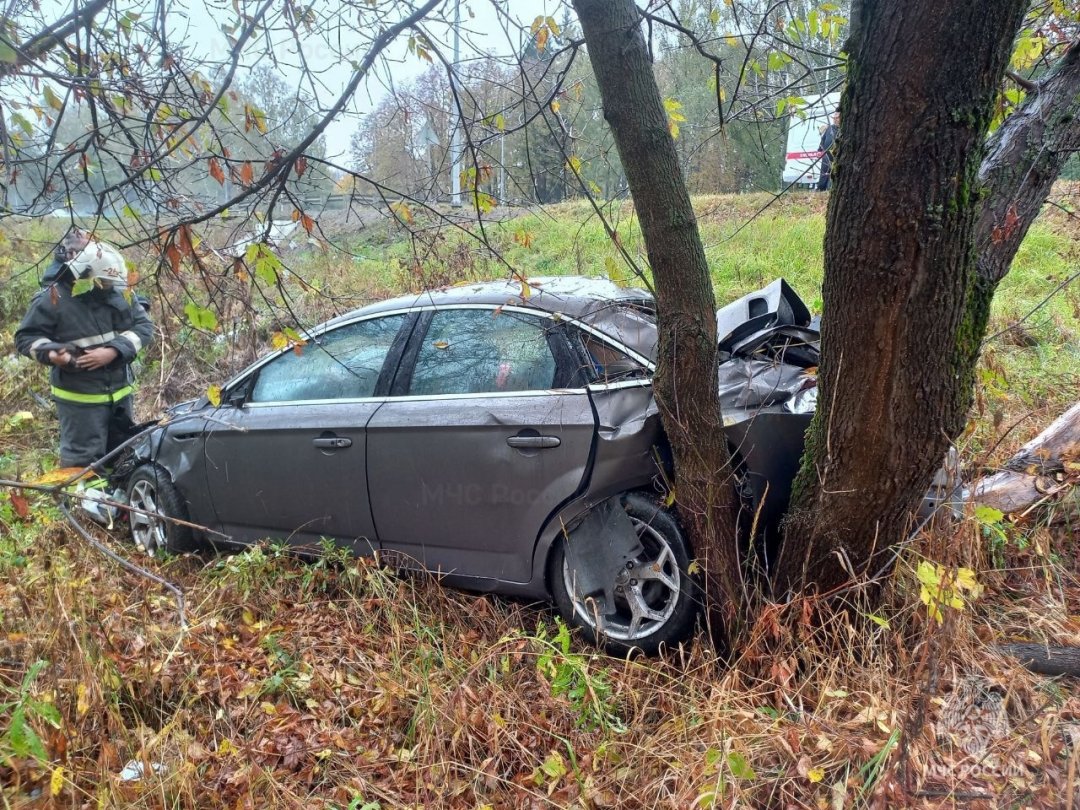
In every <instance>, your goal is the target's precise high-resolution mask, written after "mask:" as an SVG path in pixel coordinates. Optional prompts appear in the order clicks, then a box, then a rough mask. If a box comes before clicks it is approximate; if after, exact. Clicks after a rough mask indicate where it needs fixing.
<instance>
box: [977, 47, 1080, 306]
mask: <svg viewBox="0 0 1080 810" xmlns="http://www.w3.org/2000/svg"><path fill="white" fill-rule="evenodd" d="M1078 149H1080V41H1077V42H1074V43H1073V44H1072V45H1071V46H1070V47H1069V49H1068V50H1067V51H1066V52H1065V54H1064V55H1063V56H1062V57H1061V59H1059V60H1058V61H1057V63H1055V65H1054V67H1053V68H1052V69H1051V70H1050V71H1049V72H1048V73H1047V74H1046V76H1045V77H1043V78H1042V79H1040V80H1039V81H1038V82H1036V83H1035V85H1034V87H1033V88H1032V89H1031V90H1030V91H1029V92H1028V95H1027V97H1026V98H1025V99H1024V102H1023V103H1022V104H1021V105H1020V107H1019V108H1018V109H1017V110H1016V111H1015V112H1014V113H1013V114H1012V115H1010V116H1009V117H1008V118H1006V119H1005V121H1004V123H1002V125H1001V126H1000V127H998V129H997V130H996V131H995V132H994V133H993V134H992V135H991V136H990V138H989V140H988V141H987V147H986V157H985V158H983V161H982V166H981V167H980V168H979V184H980V185H981V186H982V189H983V196H984V200H985V203H984V204H983V206H982V210H981V211H980V213H979V220H978V222H977V224H976V226H975V248H976V250H977V251H978V274H979V283H980V285H981V286H983V287H987V286H989V287H990V288H991V289H993V288H994V287H996V285H997V284H998V282H999V281H1001V280H1002V279H1003V278H1005V275H1006V273H1008V272H1009V266H1010V265H1011V264H1012V260H1013V257H1014V256H1015V255H1016V251H1017V249H1018V248H1019V247H1020V243H1021V242H1022V241H1023V240H1024V237H1025V236H1026V235H1027V232H1028V228H1029V227H1030V226H1031V223H1032V222H1034V221H1035V217H1037V216H1038V215H1039V211H1040V210H1041V209H1042V206H1043V203H1044V202H1046V198H1047V197H1048V196H1049V194H1050V189H1051V187H1052V186H1053V184H1054V181H1055V180H1056V179H1057V178H1058V175H1059V174H1061V169H1062V167H1063V166H1064V165H1065V162H1066V161H1067V160H1068V159H1069V157H1070V156H1071V155H1072V154H1074V153H1075V152H1076V150H1078Z"/></svg>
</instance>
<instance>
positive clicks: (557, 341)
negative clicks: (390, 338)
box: [389, 304, 588, 401]
mask: <svg viewBox="0 0 1080 810" xmlns="http://www.w3.org/2000/svg"><path fill="white" fill-rule="evenodd" d="M460 310H485V311H488V312H492V313H494V312H495V311H496V310H498V311H499V312H500V313H503V312H505V313H509V314H519V315H527V316H529V317H531V318H535V319H537V320H538V321H541V322H545V323H546V324H547V325H546V326H545V328H544V336H545V338H546V339H547V343H548V349H549V350H550V351H551V354H552V357H553V359H554V360H555V368H556V376H557V377H560V376H563V375H568V381H569V384H568V385H566V386H561V387H555V386H553V387H551V388H532V389H527V390H524V391H479V392H475V393H468V394H410V393H409V387H410V386H411V385H412V375H413V372H414V371H415V370H416V362H417V360H418V359H419V356H420V349H421V348H422V347H423V345H424V340H425V339H426V338H427V335H428V332H429V329H430V327H431V322H432V321H433V320H434V318H435V315H436V314H437V313H439V312H447V311H460ZM419 314H420V318H419V320H418V321H417V323H416V325H415V327H414V328H413V332H412V334H411V335H410V337H409V341H408V343H407V345H406V347H405V350H404V352H402V355H401V359H400V360H399V363H398V369H397V373H396V374H395V376H394V379H393V382H392V383H391V385H390V393H389V396H390V397H391V398H393V399H394V400H405V401H410V400H416V401H420V400H431V399H476V398H481V397H483V398H488V397H522V396H538V395H543V394H551V393H568V392H574V393H584V392H585V390H586V388H587V386H588V379H587V378H586V377H585V375H584V373H583V370H582V369H581V367H580V364H579V363H578V362H577V357H576V352H575V351H574V350H573V347H572V346H571V344H570V340H569V338H568V337H567V335H566V329H565V324H566V319H563V318H560V317H557V316H556V313H553V312H548V311H547V310H543V309H534V308H531V307H518V306H506V305H497V304H452V305H449V306H445V305H444V306H426V307H423V308H422V309H420V310H419Z"/></svg>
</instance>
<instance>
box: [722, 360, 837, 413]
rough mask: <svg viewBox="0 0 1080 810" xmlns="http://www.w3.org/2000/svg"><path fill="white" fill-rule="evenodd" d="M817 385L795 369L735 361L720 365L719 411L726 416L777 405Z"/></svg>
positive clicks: (774, 363) (796, 367)
mask: <svg viewBox="0 0 1080 810" xmlns="http://www.w3.org/2000/svg"><path fill="white" fill-rule="evenodd" d="M816 385H817V380H816V378H814V377H812V376H809V375H807V373H806V370H805V369H803V368H800V367H798V366H792V365H787V364H785V363H777V362H774V361H771V360H744V359H742V358H735V359H732V360H729V361H728V362H726V363H724V364H722V365H721V366H720V372H719V386H720V409H721V411H722V412H723V413H724V415H725V416H727V415H728V414H730V413H732V412H734V411H737V410H738V411H744V410H750V409H756V408H763V407H768V406H771V405H780V404H782V403H784V402H786V401H788V400H789V399H791V398H792V397H794V396H795V395H796V394H798V393H799V392H800V391H804V390H806V389H808V388H814V387H815V386H816Z"/></svg>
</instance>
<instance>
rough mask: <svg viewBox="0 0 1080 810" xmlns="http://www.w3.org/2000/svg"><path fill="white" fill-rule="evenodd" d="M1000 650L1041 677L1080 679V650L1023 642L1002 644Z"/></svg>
mask: <svg viewBox="0 0 1080 810" xmlns="http://www.w3.org/2000/svg"><path fill="white" fill-rule="evenodd" d="M998 649H999V650H1001V651H1002V652H1003V653H1005V654H1006V655H1011V656H1013V657H1014V658H1017V659H1019V661H1020V666H1022V667H1025V668H1026V669H1030V670H1031V671H1032V672H1038V673H1039V674H1040V675H1069V676H1072V677H1074V678H1077V677H1080V648H1077V647H1061V646H1053V647H1051V646H1048V645H1046V644H1033V643H1031V642H1022V643H1016V644H1001V645H999V646H998Z"/></svg>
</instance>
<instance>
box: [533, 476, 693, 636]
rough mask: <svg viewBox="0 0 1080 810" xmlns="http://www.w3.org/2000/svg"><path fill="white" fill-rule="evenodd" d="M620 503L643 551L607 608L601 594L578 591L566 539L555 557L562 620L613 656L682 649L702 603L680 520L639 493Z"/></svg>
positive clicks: (615, 586) (618, 580) (553, 583)
mask: <svg viewBox="0 0 1080 810" xmlns="http://www.w3.org/2000/svg"><path fill="white" fill-rule="evenodd" d="M621 500H622V504H623V508H624V509H625V510H626V514H627V516H628V517H629V518H630V522H631V524H633V527H634V531H636V532H637V536H638V540H639V541H640V544H641V549H642V550H641V552H640V553H639V554H638V555H637V556H636V557H635V558H634V559H633V560H631V561H629V562H628V563H627V565H626V568H624V569H623V570H621V571H620V572H619V573H618V574H617V575H616V577H615V581H614V583H613V587H612V589H611V593H612V594H613V595H614V604H613V605H611V606H610V607H609V606H607V605H606V604H604V601H605V597H604V596H602V595H599V594H596V595H584V594H579V593H576V592H575V587H574V583H575V581H577V580H578V578H579V577H578V573H579V572H576V571H575V570H574V568H573V566H572V565H571V563H570V560H569V558H568V557H567V555H566V545H565V544H566V537H565V536H564V537H563V538H562V539H561V540H560V541H559V543H558V544H557V547H556V549H555V553H554V556H553V558H552V568H551V590H552V595H553V596H554V599H555V604H556V605H557V606H558V608H559V612H560V613H561V614H562V615H563V618H564V619H566V621H568V622H570V623H572V624H575V625H577V626H578V627H580V628H581V629H582V630H583V631H584V632H585V634H586V635H587V636H588V637H589V638H590V639H591V640H592V641H593V642H595V643H598V644H603V645H604V646H605V647H606V648H607V650H608V651H609V652H611V653H614V654H618V655H625V654H626V653H627V652H629V651H631V650H634V649H638V650H641V651H642V652H644V653H645V654H647V655H653V654H655V653H656V652H657V651H658V650H659V649H660V647H661V645H673V644H677V643H678V642H680V641H683V640H685V639H686V638H687V636H689V635H690V632H691V631H692V630H693V627H694V620H695V618H696V617H697V611H698V599H697V586H696V583H695V582H694V579H693V577H691V576H690V548H689V544H688V543H687V541H686V538H685V537H684V536H683V533H682V529H681V528H680V527H679V524H678V521H677V520H676V519H675V516H674V515H673V514H672V513H671V512H669V511H668V510H667V509H665V508H664V507H662V506H661V505H660V504H659V503H657V502H656V501H655V500H653V499H652V498H649V497H647V496H645V495H641V494H638V493H628V494H626V495H624V496H623V497H622V499H621ZM574 540H576V541H577V542H582V540H585V538H577V537H575V538H572V542H573V541H574ZM581 579H586V580H588V579H591V578H590V577H581Z"/></svg>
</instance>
